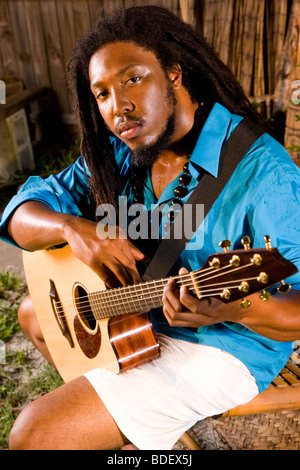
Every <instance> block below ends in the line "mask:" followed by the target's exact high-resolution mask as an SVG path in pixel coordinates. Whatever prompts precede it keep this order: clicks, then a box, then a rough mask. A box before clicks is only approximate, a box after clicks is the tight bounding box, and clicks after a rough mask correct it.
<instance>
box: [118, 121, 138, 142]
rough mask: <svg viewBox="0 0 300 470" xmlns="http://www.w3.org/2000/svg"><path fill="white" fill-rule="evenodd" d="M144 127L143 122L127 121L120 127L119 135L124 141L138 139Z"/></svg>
mask: <svg viewBox="0 0 300 470" xmlns="http://www.w3.org/2000/svg"><path fill="white" fill-rule="evenodd" d="M141 127H142V124H141V122H139V121H133V120H130V121H125V122H123V123H121V124H119V126H118V134H119V135H120V136H121V137H122V138H123V139H132V138H134V137H136V136H137V135H138V133H139V131H140V129H141Z"/></svg>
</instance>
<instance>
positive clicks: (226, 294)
mask: <svg viewBox="0 0 300 470" xmlns="http://www.w3.org/2000/svg"><path fill="white" fill-rule="evenodd" d="M242 244H243V246H244V249H240V250H232V251H230V250H229V248H230V246H231V242H230V241H229V240H223V241H222V242H221V243H220V246H221V248H223V249H224V252H221V253H216V254H214V255H211V256H209V257H208V259H207V261H206V263H205V265H204V266H203V267H202V268H201V270H199V271H196V272H195V275H194V276H193V283H194V286H195V292H196V295H197V296H198V298H204V297H208V296H210V297H216V298H218V299H220V300H222V301H223V302H232V301H234V300H238V299H242V301H241V307H242V308H247V307H249V306H250V302H249V301H248V300H247V299H245V297H247V296H248V295H250V294H253V293H255V292H260V298H261V300H269V298H270V297H271V295H270V293H269V292H267V291H266V289H267V288H269V287H271V286H273V285H274V284H277V283H280V286H279V287H278V288H277V289H278V291H279V292H281V293H286V292H288V291H289V290H290V286H289V284H285V283H284V279H286V278H287V277H289V276H291V275H293V274H295V273H296V272H297V271H298V269H297V268H296V266H294V264H293V263H291V262H290V261H288V260H286V259H285V258H283V256H282V255H281V254H280V253H279V251H278V250H277V248H272V246H271V240H270V237H269V236H268V235H266V236H265V245H266V248H250V239H249V237H244V238H243V239H242Z"/></svg>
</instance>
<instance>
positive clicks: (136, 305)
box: [88, 275, 193, 320]
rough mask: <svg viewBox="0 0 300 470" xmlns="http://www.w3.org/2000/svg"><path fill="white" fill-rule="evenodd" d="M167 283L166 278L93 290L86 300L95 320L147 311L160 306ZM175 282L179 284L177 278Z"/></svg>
mask: <svg viewBox="0 0 300 470" xmlns="http://www.w3.org/2000/svg"><path fill="white" fill-rule="evenodd" d="M186 276H187V275H185V279H186ZM167 283H168V279H162V280H158V281H150V282H145V283H142V284H135V285H132V286H127V287H121V288H119V289H111V290H105V291H101V292H94V293H90V294H88V301H89V303H90V306H91V308H92V310H93V314H94V317H95V318H96V319H97V320H101V319H103V318H107V317H115V316H118V315H123V314H126V313H132V312H141V313H142V312H148V311H149V310H150V309H153V308H158V307H161V306H162V295H163V290H164V287H165V286H166V284H167ZM177 283H178V284H179V285H180V284H181V282H180V281H178V280H177ZM190 290H192V291H193V289H190Z"/></svg>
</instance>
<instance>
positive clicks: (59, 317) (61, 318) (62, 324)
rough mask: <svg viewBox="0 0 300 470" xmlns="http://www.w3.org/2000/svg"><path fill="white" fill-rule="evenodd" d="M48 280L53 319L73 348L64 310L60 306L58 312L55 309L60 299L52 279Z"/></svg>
mask: <svg viewBox="0 0 300 470" xmlns="http://www.w3.org/2000/svg"><path fill="white" fill-rule="evenodd" d="M49 280H50V292H49V297H50V301H51V306H52V310H53V313H54V316H55V319H56V321H57V324H58V326H59V328H60V330H61V332H62V334H63V336H64V337H65V338H66V340H67V341H68V343H69V344H70V346H71V348H74V341H73V339H72V336H71V332H70V329H69V326H68V323H67V320H66V317H65V314H64V311H63V309H62V308H61V309H60V312H58V310H57V303H58V302H60V299H59V296H58V293H57V290H56V287H55V284H54V282H53V281H52V279H49Z"/></svg>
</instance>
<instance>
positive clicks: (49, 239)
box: [8, 201, 148, 287]
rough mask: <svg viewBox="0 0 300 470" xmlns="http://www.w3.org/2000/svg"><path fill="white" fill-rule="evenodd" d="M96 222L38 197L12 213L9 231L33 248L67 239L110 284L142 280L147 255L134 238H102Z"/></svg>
mask: <svg viewBox="0 0 300 470" xmlns="http://www.w3.org/2000/svg"><path fill="white" fill-rule="evenodd" d="M96 228H97V223H96V222H92V221H90V220H87V219H84V218H81V217H77V216H74V215H69V214H62V213H59V212H55V211H53V210H52V209H50V208H49V207H48V206H47V205H45V204H43V203H41V202H38V201H29V202H25V203H24V204H22V205H21V206H19V207H18V208H17V209H16V210H15V212H14V214H13V215H12V217H11V220H10V222H9V226H8V231H9V233H10V235H11V237H12V238H13V239H14V240H15V242H16V243H17V244H18V245H19V246H20V247H22V248H24V249H26V250H30V251H35V250H42V249H46V248H50V247H53V246H56V245H59V244H62V243H65V242H67V243H68V244H69V245H70V248H71V250H72V252H73V253H74V255H75V256H76V257H77V258H79V259H80V260H81V261H83V262H84V263H85V264H87V265H88V266H89V267H90V268H91V269H92V270H93V271H95V272H96V273H97V274H98V275H99V277H100V278H101V279H102V280H103V282H104V283H105V284H106V285H107V287H117V286H120V285H128V284H133V283H138V282H140V281H141V279H140V275H139V273H138V270H137V266H136V263H137V262H147V260H148V258H147V257H146V256H145V255H144V254H143V253H142V252H141V251H140V250H139V249H138V248H136V247H135V246H134V245H133V244H132V242H131V241H130V240H129V239H128V238H125V237H124V234H123V237H120V234H121V230H120V229H119V228H117V230H116V233H117V237H115V238H107V239H105V240H101V239H100V238H98V237H97V233H96Z"/></svg>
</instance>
